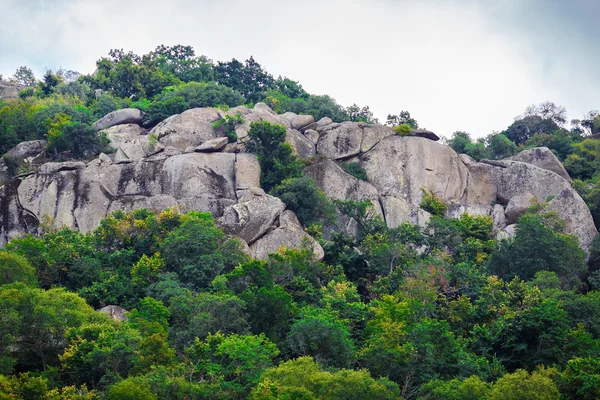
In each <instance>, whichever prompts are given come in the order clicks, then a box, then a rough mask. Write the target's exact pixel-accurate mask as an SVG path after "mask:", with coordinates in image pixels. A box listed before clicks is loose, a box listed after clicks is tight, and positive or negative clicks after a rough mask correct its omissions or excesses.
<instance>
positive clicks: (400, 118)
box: [385, 111, 419, 129]
mask: <svg viewBox="0 0 600 400" xmlns="http://www.w3.org/2000/svg"><path fill="white" fill-rule="evenodd" d="M385 124H386V125H387V126H391V127H395V126H399V125H403V124H407V125H409V126H410V127H411V129H418V128H419V124H418V123H417V120H416V119H414V118H413V117H411V116H410V113H409V112H408V111H400V114H398V115H391V114H388V116H387V121H386V122H385Z"/></svg>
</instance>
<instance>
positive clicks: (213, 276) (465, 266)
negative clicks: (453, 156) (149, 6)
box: [0, 45, 600, 400]
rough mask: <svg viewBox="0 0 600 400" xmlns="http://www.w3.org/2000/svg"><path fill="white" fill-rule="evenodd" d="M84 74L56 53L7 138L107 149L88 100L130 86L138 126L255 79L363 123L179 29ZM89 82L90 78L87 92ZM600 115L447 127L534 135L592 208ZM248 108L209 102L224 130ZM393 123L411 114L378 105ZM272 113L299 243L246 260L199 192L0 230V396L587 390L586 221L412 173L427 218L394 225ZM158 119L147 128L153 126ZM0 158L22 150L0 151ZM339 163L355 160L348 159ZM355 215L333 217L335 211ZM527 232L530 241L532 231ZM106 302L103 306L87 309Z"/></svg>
mask: <svg viewBox="0 0 600 400" xmlns="http://www.w3.org/2000/svg"><path fill="white" fill-rule="evenodd" d="M97 67H98V71H97V73H96V74H94V75H93V76H83V77H77V76H76V75H77V74H74V73H72V72H69V71H56V72H53V71H48V72H47V73H46V74H45V75H44V77H43V78H42V80H41V81H39V82H37V81H35V78H33V77H32V74H30V70H28V69H26V68H21V69H19V70H18V71H17V73H16V74H15V77H13V79H14V80H15V81H17V82H19V83H22V84H24V85H28V86H30V88H29V89H27V90H25V91H23V92H22V94H21V96H20V98H19V99H11V100H6V101H2V102H0V151H1V152H3V153H4V152H6V151H7V150H9V149H10V148H11V147H13V146H14V145H16V144H18V143H19V142H21V141H24V140H33V139H43V138H45V139H47V140H48V147H47V152H48V153H49V155H50V156H52V155H55V156H56V157H61V156H64V157H81V158H85V157H88V156H91V155H93V154H96V153H98V152H99V151H102V147H103V146H104V145H105V144H106V140H105V138H104V137H103V136H101V135H99V134H98V133H97V132H96V131H95V130H94V129H92V128H91V123H92V122H94V120H95V119H97V118H100V117H102V116H103V115H105V114H106V113H107V112H110V111H114V110H116V109H119V108H123V107H137V108H139V109H141V110H143V111H145V113H146V118H147V121H146V123H147V124H148V125H149V126H151V125H152V124H156V123H158V122H159V121H161V120H163V119H165V118H168V117H169V116H171V115H173V114H175V113H180V112H183V111H185V110H187V109H189V108H194V107H208V106H210V107H221V108H224V109H227V108H228V107H235V106H237V105H240V104H244V103H249V104H250V105H251V103H255V102H258V101H265V102H266V103H267V104H269V105H270V106H271V107H272V108H273V109H275V110H276V111H277V112H285V111H293V112H296V113H304V114H312V115H314V116H315V118H316V119H319V118H321V117H331V118H332V119H333V120H335V121H346V120H352V121H361V122H364V123H373V122H375V118H374V116H373V114H372V113H371V111H370V109H369V107H368V106H365V107H359V106H357V105H356V104H354V105H352V106H351V107H348V108H344V107H341V106H340V105H339V104H337V103H336V102H335V100H333V99H332V98H331V97H329V96H314V95H310V94H308V93H307V92H306V91H304V89H303V88H302V86H301V85H300V84H299V83H298V82H295V81H293V80H291V79H288V78H281V77H279V78H273V77H272V76H271V75H270V74H269V73H268V72H266V71H265V70H264V69H263V67H262V66H261V65H260V64H258V63H257V62H256V61H255V60H254V59H253V58H250V59H249V60H246V61H245V62H239V61H237V60H235V59H234V60H232V61H230V62H217V63H213V62H212V61H211V60H209V59H208V58H206V57H204V56H196V55H195V52H194V51H193V49H192V48H191V47H189V46H180V45H178V46H173V47H168V46H159V47H158V48H157V49H156V50H154V51H153V52H150V53H149V54H146V55H143V56H138V55H135V54H133V53H125V52H123V51H122V50H113V51H111V52H110V54H109V57H107V58H102V59H101V60H99V61H98V64H97ZM94 91H98V92H97V94H95V93H94ZM599 118H600V117H598V115H597V113H593V112H592V113H590V114H589V115H587V116H585V118H584V119H583V120H580V121H574V122H573V123H572V127H571V129H566V128H565V124H566V117H565V111H564V109H562V108H561V107H558V106H556V105H554V104H553V103H543V104H541V105H537V106H534V107H530V108H528V109H527V110H526V112H525V114H524V116H521V117H519V118H518V119H517V120H516V121H515V122H514V123H513V124H511V125H510V126H509V127H508V128H507V129H506V130H505V131H503V132H502V133H494V134H492V135H490V136H488V137H487V138H485V139H480V140H476V141H473V140H472V139H471V136H470V135H469V134H468V133H466V132H457V133H455V134H454V136H453V137H452V138H451V139H450V141H449V144H450V145H451V146H452V147H453V148H454V149H455V150H457V151H459V152H461V153H467V154H469V155H471V156H472V157H473V158H475V159H481V158H495V159H499V158H504V157H507V156H510V155H512V154H514V153H515V152H516V151H518V150H521V149H525V148H529V147H534V146H542V145H543V146H548V147H549V148H550V149H551V150H552V151H554V153H555V154H556V155H557V157H558V158H559V159H560V160H562V161H564V162H565V166H566V168H567V170H568V171H569V173H570V174H571V175H572V176H573V178H575V181H574V183H573V185H574V187H575V188H576V189H577V190H578V191H579V192H580V193H581V194H582V196H583V197H584V198H585V200H586V201H587V202H588V203H589V204H590V208H591V210H592V213H593V214H594V217H595V218H596V220H598V217H599V214H598V213H599V212H600V209H599V206H598V204H600V201H598V199H599V197H598V196H599V195H598V193H600V189H599V188H600V181H599V180H598V178H599V175H598V170H599V168H600V164H599V158H598V157H599V156H598V154H599V153H600V152H599V151H598V150H599V149H598V141H599V140H598V139H597V137H596V136H595V135H596V134H598V133H600V119H599ZM241 123H243V120H242V118H241V116H240V115H234V116H229V117H225V118H223V119H221V120H220V121H217V122H216V123H215V129H223V130H224V131H225V133H227V134H228V136H229V139H230V141H235V136H234V134H235V127H236V125H237V124H241ZM387 124H388V125H389V126H392V127H394V128H395V129H396V130H397V131H398V133H399V134H403V132H406V131H407V130H410V129H415V128H418V124H417V121H416V120H415V119H414V118H413V117H411V115H410V113H408V112H407V111H402V112H401V113H400V114H398V115H390V116H388V118H387ZM285 134H286V129H285V128H284V127H281V126H278V125H273V124H270V123H268V122H253V123H252V124H251V128H250V131H249V141H248V142H247V149H248V150H249V151H252V152H254V153H255V154H257V156H258V159H259V162H260V164H261V170H262V172H261V173H262V175H261V184H262V186H263V188H265V190H267V191H269V193H271V194H273V195H276V196H278V197H280V198H281V199H282V200H283V201H284V202H285V203H286V204H287V206H288V208H289V209H291V210H293V211H294V212H295V213H296V215H297V216H298V218H299V219H300V221H301V222H302V224H303V225H304V226H305V227H306V228H307V229H308V230H310V231H311V232H313V233H316V234H317V235H316V236H318V237H319V240H320V242H321V244H322V246H323V248H324V250H325V258H324V260H322V261H320V260H317V259H315V256H314V254H313V252H312V251H311V249H280V251H278V252H277V253H275V254H271V255H270V256H269V257H268V259H266V260H263V261H260V260H253V259H251V257H250V256H248V254H247V253H246V251H244V246H243V244H242V243H241V242H240V241H238V240H237V239H235V238H231V237H227V236H226V235H225V234H224V233H223V231H221V229H219V228H218V226H217V225H216V224H215V222H214V221H213V218H212V215H211V214H209V213H202V212H188V213H186V214H182V213H180V212H178V211H176V210H173V209H168V210H165V211H163V212H160V213H157V212H152V211H149V210H144V209H140V210H136V211H133V212H129V213H125V212H121V211H118V212H115V213H114V214H112V215H111V216H109V217H108V218H106V219H104V220H103V221H101V223H100V225H99V227H98V228H97V229H95V230H94V231H92V232H89V233H87V234H82V233H80V232H77V231H75V230H72V229H68V228H65V227H56V226H53V224H52V223H51V221H46V222H45V223H44V224H43V226H42V229H41V230H40V234H39V236H33V235H26V236H23V237H20V238H16V239H13V240H12V241H11V242H9V243H8V244H7V245H6V249H5V250H3V251H0V315H2V318H0V397H1V398H26V399H27V398H36V399H37V398H42V399H90V400H91V399H98V398H107V399H129V398H131V399H190V398H199V399H244V398H252V399H285V398H302V399H338V398H347V399H365V398H377V399H388V398H389V399H399V398H403V399H465V398H470V399H500V398H503V399H538V398H539V399H554V398H556V399H558V398H564V399H592V398H598V396H600V394H599V393H598V387H599V384H598V382H600V274H599V271H600V261H599V260H600V239H599V238H596V239H595V241H594V243H593V244H592V247H591V249H590V254H589V257H587V258H586V254H584V253H583V251H582V250H581V249H580V248H579V244H578V242H577V239H576V238H575V237H574V236H571V235H567V234H565V233H564V229H563V224H562V222H561V221H560V220H558V219H557V217H556V215H555V214H553V213H549V212H547V211H546V210H545V209H544V208H543V207H533V208H531V209H529V210H528V211H527V212H526V213H525V214H524V215H522V216H521V217H520V219H519V220H518V223H517V229H516V235H515V237H514V238H512V239H507V240H503V241H498V240H495V239H493V235H492V233H493V222H492V219H491V218H490V217H488V216H473V215H468V214H463V215H461V216H460V217H459V218H456V219H449V218H446V217H445V215H446V211H447V205H446V204H444V202H443V201H442V200H441V199H439V198H438V197H437V196H436V195H435V194H434V193H432V192H428V191H425V190H424V191H423V203H422V205H421V206H422V208H423V209H424V210H425V211H428V212H429V213H431V218H430V220H429V222H428V223H427V225H426V226H423V227H420V226H413V225H411V224H408V223H403V224H400V225H399V226H397V227H395V228H388V227H387V226H386V225H385V223H384V222H383V221H382V220H381V219H380V218H379V217H377V214H376V213H375V212H374V210H373V208H372V204H371V203H370V202H368V201H364V202H356V201H337V202H335V203H334V204H332V203H331V202H329V200H328V199H327V198H326V197H325V196H324V195H323V193H321V192H320V191H319V190H318V189H317V188H316V187H315V184H314V182H313V181H312V180H311V179H309V178H307V177H306V176H304V174H303V171H302V170H303V166H304V164H303V162H302V161H300V160H299V159H298V158H297V157H296V156H295V154H294V152H293V150H292V148H291V147H290V146H289V145H288V144H286V143H285ZM156 140H157V138H156V137H154V138H151V142H152V145H156ZM4 160H5V163H6V165H7V166H8V167H9V168H10V169H11V171H10V172H11V174H13V175H14V174H16V173H17V172H18V170H19V164H18V160H11V159H10V157H4ZM342 167H343V168H344V169H345V170H346V171H347V172H348V173H350V174H351V175H353V176H355V177H357V178H359V179H366V173H365V171H364V170H363V169H362V168H360V166H359V165H358V164H355V163H349V164H348V163H343V164H342ZM340 214H342V215H345V216H348V217H352V218H353V219H354V220H355V221H356V234H355V235H347V234H344V233H342V232H331V231H328V232H326V233H327V234H322V235H321V233H323V232H325V231H326V230H325V229H324V228H323V227H324V226H325V227H331V226H333V225H335V223H336V222H337V221H336V218H337V216H338V215H340ZM540 249H544V251H543V252H541V251H540ZM107 305H119V306H122V307H125V308H126V309H127V310H129V312H128V313H127V319H126V320H124V321H115V320H112V319H110V318H109V317H108V316H107V315H105V314H103V313H99V312H96V311H94V309H99V308H101V307H104V306H107Z"/></svg>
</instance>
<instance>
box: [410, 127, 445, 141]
mask: <svg viewBox="0 0 600 400" xmlns="http://www.w3.org/2000/svg"><path fill="white" fill-rule="evenodd" d="M408 134H409V135H410V136H416V137H422V138H425V139H429V140H433V141H434V142H437V141H438V140H440V137H439V136H438V135H436V134H435V133H433V132H431V131H428V130H427V129H413V130H411V131H410V132H409V133H408Z"/></svg>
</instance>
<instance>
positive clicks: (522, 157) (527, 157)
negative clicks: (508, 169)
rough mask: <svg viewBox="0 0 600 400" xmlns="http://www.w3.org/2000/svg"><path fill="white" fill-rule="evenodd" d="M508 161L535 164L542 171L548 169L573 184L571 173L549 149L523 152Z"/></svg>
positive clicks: (538, 148)
mask: <svg viewBox="0 0 600 400" xmlns="http://www.w3.org/2000/svg"><path fill="white" fill-rule="evenodd" d="M507 160H514V161H521V162H524V163H528V164H533V165H535V166H537V167H540V168H541V169H547V170H548V171H552V172H554V173H556V174H557V175H559V176H561V177H563V178H564V179H566V180H567V181H569V182H571V177H570V176H569V173H568V172H567V170H566V169H565V167H564V166H563V165H562V163H561V162H560V161H559V159H558V158H556V156H555V155H554V153H553V152H552V151H551V150H550V149H549V148H547V147H536V148H534V149H529V150H523V151H522V152H520V153H519V154H517V155H514V156H512V157H508V158H507Z"/></svg>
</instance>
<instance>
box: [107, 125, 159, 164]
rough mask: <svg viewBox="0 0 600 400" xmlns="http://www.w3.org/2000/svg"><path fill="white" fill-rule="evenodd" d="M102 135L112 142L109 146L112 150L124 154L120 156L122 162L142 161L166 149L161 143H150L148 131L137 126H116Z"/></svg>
mask: <svg viewBox="0 0 600 400" xmlns="http://www.w3.org/2000/svg"><path fill="white" fill-rule="evenodd" d="M101 133H104V134H105V135H106V137H107V138H108V139H109V140H110V143H109V144H108V145H109V146H110V147H111V148H113V149H115V150H116V151H117V153H118V152H119V149H120V150H121V151H122V152H123V154H119V157H118V158H119V159H120V160H129V161H140V160H142V159H144V158H146V157H148V156H150V155H152V154H155V153H157V152H159V151H161V150H162V149H163V148H164V146H163V145H162V144H160V143H154V144H151V143H149V141H148V138H149V137H148V135H147V131H146V129H144V128H142V127H141V126H139V125H136V124H123V125H115V126H112V127H110V128H107V129H104V130H103V131H101ZM123 155H124V157H123ZM115 162H117V161H116V160H115Z"/></svg>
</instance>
